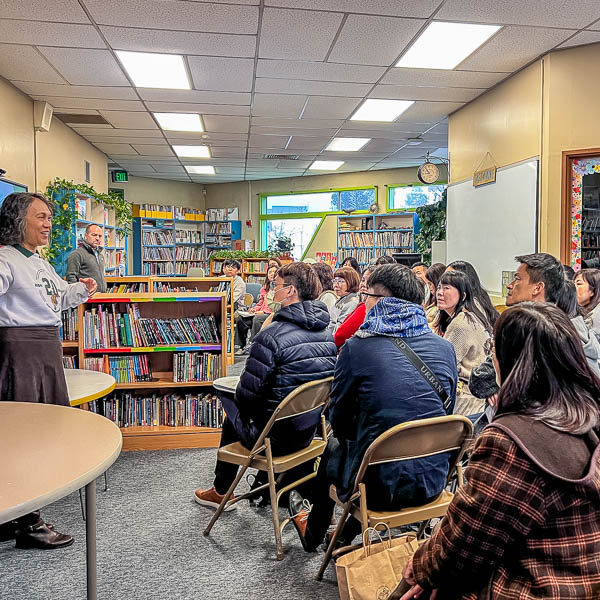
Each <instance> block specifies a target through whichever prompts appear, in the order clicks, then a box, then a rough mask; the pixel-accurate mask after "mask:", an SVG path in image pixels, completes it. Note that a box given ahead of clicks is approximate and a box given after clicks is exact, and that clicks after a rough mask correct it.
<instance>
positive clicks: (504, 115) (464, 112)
mask: <svg viewBox="0 0 600 600" xmlns="http://www.w3.org/2000/svg"><path fill="white" fill-rule="evenodd" d="M541 127H542V75H541V63H540V62H536V63H534V64H533V65H531V66H529V67H527V68H526V69H524V70H523V71H521V72H520V73H517V74H516V75H514V76H513V77H511V78H510V79H508V80H506V81H505V82H503V83H501V84H500V85H498V86H497V87H495V88H493V89H492V90H490V91H489V92H487V93H486V94H483V96H480V97H479V98H477V99H476V100H474V101H473V102H471V103H470V104H468V105H467V106H465V107H464V108H462V109H460V110H459V111H457V112H455V113H454V114H453V115H451V116H450V119H449V124H448V152H449V157H450V182H451V183H454V182H457V181H464V180H466V179H470V178H471V177H473V172H474V171H475V170H476V169H477V167H478V166H479V164H480V163H481V162H482V161H483V160H484V159H485V156H486V153H487V152H489V153H490V154H491V156H492V157H493V160H494V162H495V164H496V166H497V167H505V166H506V165H510V164H513V163H517V162H519V161H522V160H525V159H528V158H531V157H533V156H539V155H540V152H541V150H540V145H541ZM488 160H489V159H486V162H484V163H483V165H482V166H491V165H488V162H487V161H488Z"/></svg>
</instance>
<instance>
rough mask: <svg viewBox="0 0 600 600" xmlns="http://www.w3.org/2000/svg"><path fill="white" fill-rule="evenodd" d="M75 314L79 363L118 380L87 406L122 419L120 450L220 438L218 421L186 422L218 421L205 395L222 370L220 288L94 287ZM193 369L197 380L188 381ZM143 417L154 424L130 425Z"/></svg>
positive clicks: (206, 443) (203, 443)
mask: <svg viewBox="0 0 600 600" xmlns="http://www.w3.org/2000/svg"><path fill="white" fill-rule="evenodd" d="M180 282H181V280H177V283H180ZM148 284H149V286H150V287H153V284H154V281H152V280H151V279H148ZM100 313H102V317H100ZM111 315H113V316H111ZM114 315H122V317H121V318H120V317H116V318H115V317H114ZM125 315H128V316H125ZM77 316H78V332H79V336H78V344H77V353H78V360H79V366H80V368H96V370H100V369H102V370H105V371H107V370H108V371H109V372H110V371H111V370H112V374H113V375H115V376H116V378H117V380H118V383H117V386H116V392H115V393H114V394H113V395H111V396H109V397H108V398H106V399H104V400H98V401H95V404H94V403H90V405H91V409H92V410H96V411H97V412H101V413H102V414H104V415H105V416H107V417H108V418H111V419H112V420H114V421H116V422H120V423H121V425H123V426H122V427H121V431H122V433H123V449H124V450H151V449H166V448H201V447H213V446H216V445H218V439H219V435H220V429H218V428H217V427H214V426H197V425H196V426H194V425H189V424H184V423H190V422H194V420H198V419H199V418H200V417H201V418H202V421H203V422H204V417H205V416H206V417H207V418H210V420H211V422H212V423H213V424H214V423H216V422H218V419H217V416H218V413H217V411H216V407H215V405H214V400H212V404H211V403H210V402H211V401H210V400H207V396H206V394H207V392H210V391H211V386H212V381H213V378H214V377H222V376H224V375H226V373H227V360H226V352H225V350H224V346H223V344H222V341H223V340H226V339H227V331H226V322H227V301H226V294H225V293H223V292H179V293H128V294H115V293H111V294H97V295H95V296H94V297H93V298H91V299H90V300H88V301H87V302H86V303H84V304H82V305H80V306H79V308H78V314H77ZM158 319H160V320H161V321H160V324H159V322H158V321H157V320H158ZM167 322H168V323H171V325H167V324H166V323H167ZM211 322H212V323H213V324H214V326H213V327H212V328H211V326H210V325H209V323H211ZM186 323H187V325H186ZM190 323H194V326H192V325H190ZM167 336H168V339H166V338H167ZM182 336H185V337H186V339H185V340H184V339H183V337H182ZM150 372H151V373H150ZM194 375H196V376H199V379H201V380H198V381H189V380H188V379H190V376H192V377H193V376H194ZM135 379H137V381H135ZM179 380H180V381H179ZM203 411H204V412H203ZM211 411H212V412H211ZM141 421H146V422H148V423H149V422H150V421H151V422H152V423H155V424H153V425H150V424H147V425H139V424H138V425H132V424H131V423H139V422H141ZM166 421H168V422H171V423H174V424H175V426H173V425H166V424H163V422H166Z"/></svg>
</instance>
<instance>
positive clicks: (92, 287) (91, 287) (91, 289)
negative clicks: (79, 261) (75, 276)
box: [79, 277, 98, 298]
mask: <svg viewBox="0 0 600 600" xmlns="http://www.w3.org/2000/svg"><path fill="white" fill-rule="evenodd" d="M79 281H80V282H81V283H83V285H85V287H86V288H87V291H88V296H89V297H90V298H91V297H92V296H93V295H94V294H95V293H96V290H97V289H98V284H97V283H96V280H95V279H92V278H91V277H85V278H84V279H80V280H79Z"/></svg>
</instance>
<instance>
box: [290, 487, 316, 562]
mask: <svg viewBox="0 0 600 600" xmlns="http://www.w3.org/2000/svg"><path fill="white" fill-rule="evenodd" d="M311 509H312V507H311V505H310V503H309V502H308V500H304V499H303V498H302V496H301V495H300V494H299V493H298V492H297V491H296V490H292V491H291V492H290V497H289V499H288V510H289V512H290V517H291V520H292V523H293V524H294V527H295V528H296V531H297V532H298V537H299V538H300V543H301V544H302V548H304V551H305V552H316V548H314V547H312V546H309V544H308V542H307V541H306V527H307V524H308V517H309V516H310V511H311Z"/></svg>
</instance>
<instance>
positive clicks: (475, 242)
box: [446, 159, 538, 295]
mask: <svg viewBox="0 0 600 600" xmlns="http://www.w3.org/2000/svg"><path fill="white" fill-rule="evenodd" d="M537 205H538V160H537V159H532V160H528V161H525V162H522V163H518V164H516V165H511V166H509V167H503V168H501V169H498V172H497V174H496V181H495V182H494V183H488V184H486V185H482V186H480V187H477V188H475V187H473V182H472V180H469V181H464V182H462V183H456V184H451V185H449V186H448V209H447V223H446V248H447V260H448V263H451V262H452V261H454V260H465V261H467V262H470V263H471V264H472V265H473V266H474V267H475V269H476V271H477V273H478V274H479V277H480V279H481V283H482V285H483V287H484V288H486V289H487V290H488V292H490V293H492V294H497V295H500V293H501V290H502V271H514V270H516V268H517V266H518V265H517V263H516V262H515V256H517V255H520V254H529V253H531V252H537Z"/></svg>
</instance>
